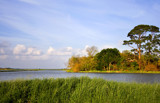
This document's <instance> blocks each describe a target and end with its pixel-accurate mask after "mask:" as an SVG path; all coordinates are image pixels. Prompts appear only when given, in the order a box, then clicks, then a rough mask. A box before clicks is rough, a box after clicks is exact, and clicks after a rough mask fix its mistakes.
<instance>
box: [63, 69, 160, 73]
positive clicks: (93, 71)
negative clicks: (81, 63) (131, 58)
mask: <svg viewBox="0 0 160 103" xmlns="http://www.w3.org/2000/svg"><path fill="white" fill-rule="evenodd" d="M66 71H67V72H72V73H74V72H73V71H72V70H71V69H68V70H66ZM78 72H79V73H156V74H159V73H160V71H142V70H141V71H140V70H137V71H120V70H117V71H114V70H110V71H104V70H89V71H78Z"/></svg>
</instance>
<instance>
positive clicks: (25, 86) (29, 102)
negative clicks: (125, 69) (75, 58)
mask: <svg viewBox="0 0 160 103" xmlns="http://www.w3.org/2000/svg"><path fill="white" fill-rule="evenodd" d="M0 97H1V98H0V103H24V102H25V103H37V102H38V103H159V101H160V84H138V83H124V82H114V81H107V80H104V79H100V78H94V79H91V78H89V77H80V78H77V77H71V78H65V79H64V78H59V79H53V78H52V79H34V80H14V81H2V82H0Z"/></svg>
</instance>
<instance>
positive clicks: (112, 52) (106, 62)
mask: <svg viewBox="0 0 160 103" xmlns="http://www.w3.org/2000/svg"><path fill="white" fill-rule="evenodd" d="M95 57H96V60H97V63H98V69H101V70H102V69H104V70H106V69H108V70H110V66H111V64H115V63H117V62H118V60H119V58H120V52H119V50H118V49H116V48H114V49H111V48H108V49H103V50H102V51H101V52H100V53H98V54H97V55H96V56H95Z"/></svg>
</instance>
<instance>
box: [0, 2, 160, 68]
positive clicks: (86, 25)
mask: <svg viewBox="0 0 160 103" xmlns="http://www.w3.org/2000/svg"><path fill="white" fill-rule="evenodd" d="M159 18H160V1H159V0H0V67H10V68H31V69H33V68H42V69H59V68H66V66H67V62H68V59H69V58H70V57H71V56H72V55H80V56H86V55H87V53H86V49H87V48H88V47H91V46H96V47H97V48H98V50H99V52H100V51H101V50H102V49H106V48H117V49H119V51H120V52H122V51H123V50H130V49H131V48H129V47H127V46H124V45H122V44H123V40H129V38H127V34H128V32H129V31H130V30H131V29H133V28H134V27H135V26H137V25H139V24H148V25H155V26H157V27H160V19H159Z"/></svg>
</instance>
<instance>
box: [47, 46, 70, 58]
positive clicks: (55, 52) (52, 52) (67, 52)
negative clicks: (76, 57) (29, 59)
mask: <svg viewBox="0 0 160 103" xmlns="http://www.w3.org/2000/svg"><path fill="white" fill-rule="evenodd" d="M71 50H72V47H69V48H68V47H67V48H66V49H65V50H55V49H54V48H53V47H49V48H48V50H47V54H48V55H59V56H60V55H61V56H65V55H72V51H71Z"/></svg>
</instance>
